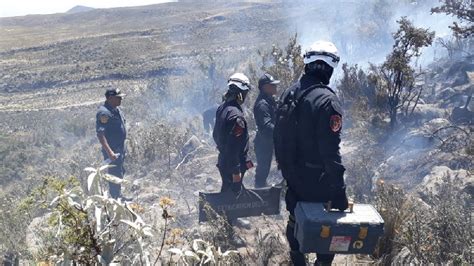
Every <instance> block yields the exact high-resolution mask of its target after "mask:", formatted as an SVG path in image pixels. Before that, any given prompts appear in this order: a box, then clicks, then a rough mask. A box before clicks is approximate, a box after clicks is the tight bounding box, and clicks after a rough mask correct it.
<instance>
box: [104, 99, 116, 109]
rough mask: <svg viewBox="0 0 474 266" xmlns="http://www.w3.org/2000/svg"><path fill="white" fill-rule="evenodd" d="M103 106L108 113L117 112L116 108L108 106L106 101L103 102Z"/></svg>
mask: <svg viewBox="0 0 474 266" xmlns="http://www.w3.org/2000/svg"><path fill="white" fill-rule="evenodd" d="M104 106H105V108H107V109H109V111H111V112H117V111H118V108H117V107H115V108H113V107H112V105H110V104H109V103H108V102H107V101H105V102H104Z"/></svg>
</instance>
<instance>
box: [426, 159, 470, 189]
mask: <svg viewBox="0 0 474 266" xmlns="http://www.w3.org/2000/svg"><path fill="white" fill-rule="evenodd" d="M447 176H449V177H450V178H453V179H456V180H458V181H460V182H455V184H456V183H459V186H460V187H459V191H462V190H464V189H465V188H466V186H468V185H469V184H472V182H473V181H474V177H473V176H472V175H469V173H468V172H467V171H466V170H464V169H460V170H452V169H451V168H449V167H447V166H444V165H443V166H435V167H433V168H432V169H431V172H430V173H429V174H428V175H426V176H425V177H424V178H423V181H422V182H421V183H420V185H419V186H418V192H419V193H420V194H421V195H427V193H428V192H430V191H431V192H432V193H434V194H437V193H438V187H439V186H440V185H442V184H443V183H444V182H445V180H444V178H445V177H447Z"/></svg>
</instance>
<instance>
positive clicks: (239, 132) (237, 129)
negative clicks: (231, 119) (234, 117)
mask: <svg viewBox="0 0 474 266" xmlns="http://www.w3.org/2000/svg"><path fill="white" fill-rule="evenodd" d="M232 132H233V133H234V136H236V137H240V136H242V134H244V128H243V127H242V126H240V125H239V124H238V123H235V126H234V129H233V130H232Z"/></svg>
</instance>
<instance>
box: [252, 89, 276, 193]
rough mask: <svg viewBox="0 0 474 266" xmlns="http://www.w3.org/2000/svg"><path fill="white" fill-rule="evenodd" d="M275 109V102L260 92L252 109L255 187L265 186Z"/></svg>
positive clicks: (268, 168)
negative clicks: (255, 165)
mask: <svg viewBox="0 0 474 266" xmlns="http://www.w3.org/2000/svg"><path fill="white" fill-rule="evenodd" d="M275 109H276V102H275V100H274V99H273V97H272V96H270V95H267V94H265V93H263V92H262V91H261V92H260V94H259V95H258V97H257V100H256V101H255V105H254V108H253V114H254V117H255V123H256V124H257V134H256V136H255V140H254V144H255V155H256V157H257V169H256V174H255V187H264V186H266V184H267V177H268V173H269V172H270V166H271V164H272V157H273V128H274V127H275Z"/></svg>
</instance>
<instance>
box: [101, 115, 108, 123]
mask: <svg viewBox="0 0 474 266" xmlns="http://www.w3.org/2000/svg"><path fill="white" fill-rule="evenodd" d="M99 120H100V122H101V123H102V124H107V122H108V121H109V116H108V115H100V116H99Z"/></svg>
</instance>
